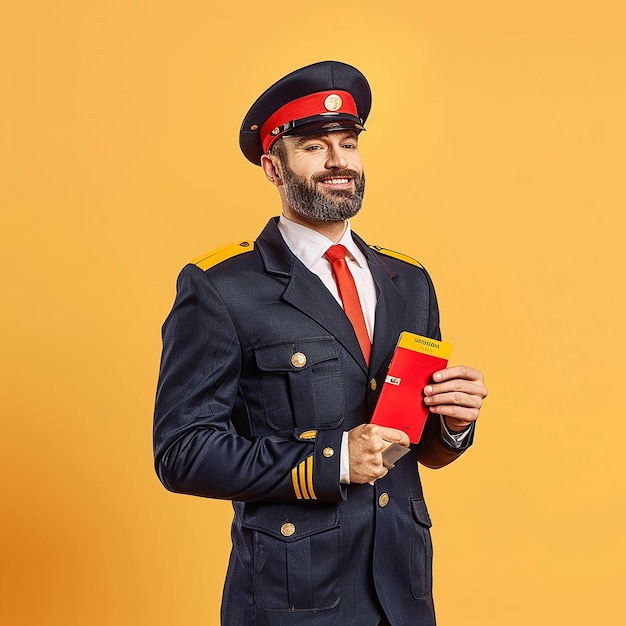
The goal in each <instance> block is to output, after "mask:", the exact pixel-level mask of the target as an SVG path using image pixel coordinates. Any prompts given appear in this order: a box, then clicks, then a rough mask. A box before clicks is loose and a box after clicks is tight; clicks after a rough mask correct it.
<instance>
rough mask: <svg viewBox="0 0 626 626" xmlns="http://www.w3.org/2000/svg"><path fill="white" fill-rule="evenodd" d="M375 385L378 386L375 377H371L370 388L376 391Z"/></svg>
mask: <svg viewBox="0 0 626 626" xmlns="http://www.w3.org/2000/svg"><path fill="white" fill-rule="evenodd" d="M376 387H378V383H377V382H376V379H375V378H372V380H370V389H371V390H372V391H376Z"/></svg>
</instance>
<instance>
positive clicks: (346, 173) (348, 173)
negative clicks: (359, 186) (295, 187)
mask: <svg viewBox="0 0 626 626" xmlns="http://www.w3.org/2000/svg"><path fill="white" fill-rule="evenodd" d="M327 178H349V179H351V180H359V179H360V178H361V174H359V173H358V172H356V171H354V170H350V169H341V170H339V169H338V170H333V171H332V172H319V173H318V174H312V175H311V177H310V181H311V182H312V183H321V182H322V181H323V180H326V179H327Z"/></svg>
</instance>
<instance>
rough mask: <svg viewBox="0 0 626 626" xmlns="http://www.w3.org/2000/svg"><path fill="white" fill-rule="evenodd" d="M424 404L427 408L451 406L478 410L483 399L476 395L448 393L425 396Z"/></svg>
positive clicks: (456, 392)
mask: <svg viewBox="0 0 626 626" xmlns="http://www.w3.org/2000/svg"><path fill="white" fill-rule="evenodd" d="M424 403H425V404H426V405H428V406H437V405H441V404H453V405H456V406H466V407H473V408H480V407H481V406H482V405H483V399H482V396H480V395H477V394H471V393H463V392H459V391H450V392H447V393H437V394H435V395H432V396H426V397H425V398H424Z"/></svg>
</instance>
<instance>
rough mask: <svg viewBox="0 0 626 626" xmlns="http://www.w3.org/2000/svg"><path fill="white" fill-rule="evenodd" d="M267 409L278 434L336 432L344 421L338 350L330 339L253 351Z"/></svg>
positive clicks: (297, 342)
mask: <svg viewBox="0 0 626 626" xmlns="http://www.w3.org/2000/svg"><path fill="white" fill-rule="evenodd" d="M255 358H256V364H257V367H258V371H259V383H260V387H261V394H262V398H263V408H264V411H265V417H266V420H267V423H268V424H269V425H270V426H271V427H272V428H274V429H276V430H293V429H294V428H334V427H336V426H338V425H339V424H341V422H342V421H343V418H344V391H343V385H342V381H341V373H340V356H339V350H338V346H337V344H336V342H335V340H334V339H333V338H332V337H315V338H311V339H305V340H298V341H290V342H287V341H285V342H281V343H275V344H271V345H266V346H259V347H257V348H256V349H255Z"/></svg>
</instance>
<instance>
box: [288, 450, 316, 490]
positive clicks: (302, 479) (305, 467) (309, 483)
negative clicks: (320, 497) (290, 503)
mask: <svg viewBox="0 0 626 626" xmlns="http://www.w3.org/2000/svg"><path fill="white" fill-rule="evenodd" d="M291 482H292V483H293V490H294V492H295V494H296V498H297V499H298V500H317V496H316V495H315V491H314V490H313V455H311V456H309V457H307V458H306V459H305V460H304V461H301V462H300V463H298V465H296V466H295V467H294V468H293V469H292V470H291Z"/></svg>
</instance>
